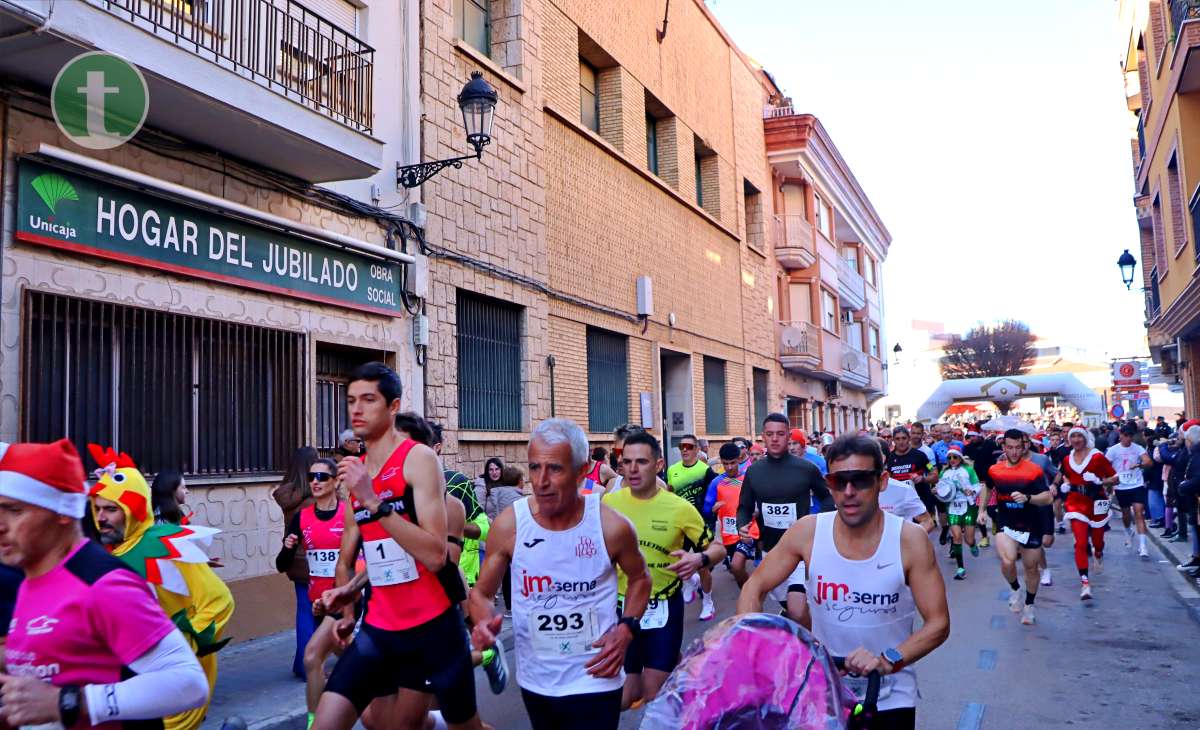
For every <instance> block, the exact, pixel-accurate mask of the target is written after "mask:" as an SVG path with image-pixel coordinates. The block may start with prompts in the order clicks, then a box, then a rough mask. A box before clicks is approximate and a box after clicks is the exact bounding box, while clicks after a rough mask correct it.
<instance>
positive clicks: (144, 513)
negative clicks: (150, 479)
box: [88, 444, 233, 730]
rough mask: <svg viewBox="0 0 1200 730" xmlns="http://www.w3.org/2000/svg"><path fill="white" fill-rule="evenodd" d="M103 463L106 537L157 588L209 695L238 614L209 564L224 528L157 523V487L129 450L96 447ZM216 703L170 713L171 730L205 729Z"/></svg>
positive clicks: (94, 496)
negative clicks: (153, 490) (153, 496)
mask: <svg viewBox="0 0 1200 730" xmlns="http://www.w3.org/2000/svg"><path fill="white" fill-rule="evenodd" d="M88 452H89V453H91V455H92V458H93V459H95V460H96V463H97V464H99V466H100V468H99V469H97V470H96V480H97V481H96V484H95V486H93V487H92V489H91V491H90V492H89V496H90V498H91V501H92V518H93V520H94V521H95V524H96V528H97V529H98V530H99V531H100V542H101V543H102V544H103V545H104V546H105V547H107V548H108V550H109V551H110V552H111V553H112V554H113V555H114V556H116V557H118V558H120V559H121V560H122V561H124V562H125V563H126V564H127V565H128V566H129V567H130V568H132V569H133V570H134V571H136V572H137V573H138V574H139V575H141V576H142V577H143V578H145V579H146V581H147V582H149V583H150V585H152V586H154V592H155V595H157V596H158V602H159V604H160V605H161V606H162V608H163V611H165V612H166V614H167V616H168V617H169V618H170V619H171V620H172V621H173V622H174V623H175V625H176V626H177V627H179V630H180V631H182V632H183V635H184V637H185V638H186V639H187V640H188V642H189V643H190V644H191V646H192V650H193V651H195V652H196V657H197V658H198V659H199V660H200V666H201V667H203V669H204V674H205V676H206V677H207V678H208V699H209V701H211V700H212V692H213V687H215V686H216V683H217V654H216V652H217V651H218V650H219V649H220V648H221V647H223V646H224V645H225V644H227V643H228V642H229V639H227V638H222V632H223V631H224V629H225V625H226V624H228V623H229V619H230V617H232V616H233V596H232V595H231V594H230V592H229V588H228V587H227V586H226V585H225V583H224V582H222V581H221V579H220V578H218V577H217V574H216V573H214V572H213V570H212V568H211V567H209V565H208V554H207V553H206V552H205V551H204V548H205V547H206V546H207V545H208V544H209V542H211V540H212V536H213V535H214V534H216V533H217V532H220V531H219V530H216V529H213V528H211V527H202V526H199V525H186V526H184V525H172V524H160V525H156V524H154V512H153V509H152V508H151V502H150V487H149V486H148V485H147V484H146V478H145V477H144V476H142V473H141V472H140V471H139V470H138V468H137V464H135V463H134V461H133V459H131V458H130V457H129V456H128V455H127V454H125V453H123V452H122V453H117V452H116V451H114V450H113V449H111V448H107V449H106V448H102V447H100V446H97V445H96V444H88ZM207 711H208V702H205V704H204V706H203V707H198V708H196V709H194V710H190V711H188V712H185V713H183V714H180V715H172V716H170V717H167V718H164V720H163V724H164V727H165V728H166V730H192V729H193V728H198V727H200V723H201V722H202V721H203V720H204V715H205V713H206V712H207Z"/></svg>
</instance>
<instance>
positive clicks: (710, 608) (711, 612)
mask: <svg viewBox="0 0 1200 730" xmlns="http://www.w3.org/2000/svg"><path fill="white" fill-rule="evenodd" d="M716 615H717V607H716V606H715V605H713V598H712V593H711V592H709V593H705V594H704V598H703V600H702V601H701V605H700V620H701V621H711V620H712V618H713V616H716Z"/></svg>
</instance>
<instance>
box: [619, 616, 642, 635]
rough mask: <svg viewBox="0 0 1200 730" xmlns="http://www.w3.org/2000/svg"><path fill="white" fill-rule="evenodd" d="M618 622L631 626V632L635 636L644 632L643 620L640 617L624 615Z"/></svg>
mask: <svg viewBox="0 0 1200 730" xmlns="http://www.w3.org/2000/svg"><path fill="white" fill-rule="evenodd" d="M617 623H621V624H625V626H627V627H629V633H631V634H633V635H634V637H635V638H636V637H637V635H638V634H640V633H641V632H642V620H641V619H640V618H634V617H633V616H622V617H621V620H620V621H618V622H617Z"/></svg>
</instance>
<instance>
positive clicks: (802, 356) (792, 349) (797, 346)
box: [775, 320, 821, 373]
mask: <svg viewBox="0 0 1200 730" xmlns="http://www.w3.org/2000/svg"><path fill="white" fill-rule="evenodd" d="M775 329H776V332H777V334H778V337H779V362H780V364H782V365H783V367H785V368H788V369H791V370H799V371H801V372H806V373H811V372H814V371H816V370H818V369H819V368H820V367H821V329H820V328H819V327H817V325H815V324H813V323H812V322H805V321H802V320H796V321H790V322H788V321H783V322H776V324H775Z"/></svg>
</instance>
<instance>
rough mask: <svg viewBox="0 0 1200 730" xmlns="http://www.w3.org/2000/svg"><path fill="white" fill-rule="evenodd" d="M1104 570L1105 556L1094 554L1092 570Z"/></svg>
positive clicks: (1097, 571) (1095, 571) (1094, 571)
mask: <svg viewBox="0 0 1200 730" xmlns="http://www.w3.org/2000/svg"><path fill="white" fill-rule="evenodd" d="M1103 570H1104V558H1103V557H1101V556H1099V555H1092V572H1093V573H1099V572H1101V571H1103Z"/></svg>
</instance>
